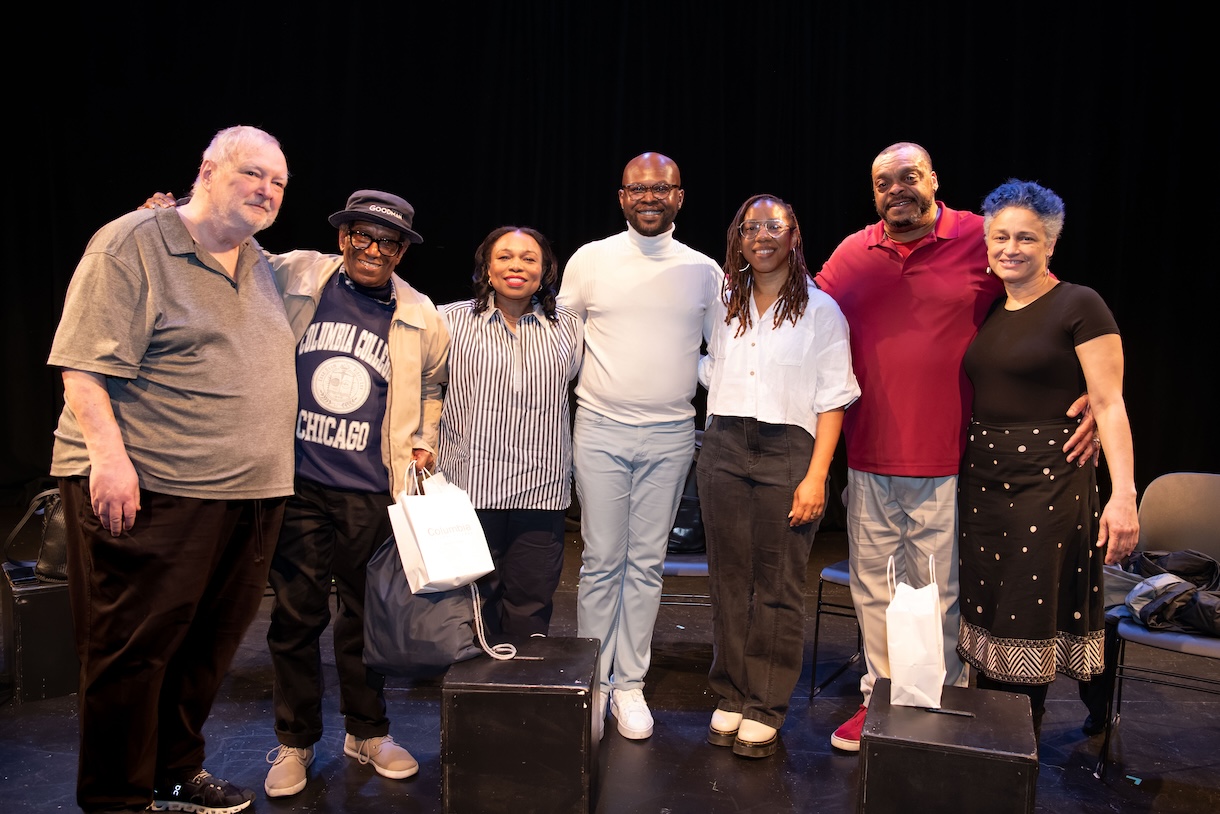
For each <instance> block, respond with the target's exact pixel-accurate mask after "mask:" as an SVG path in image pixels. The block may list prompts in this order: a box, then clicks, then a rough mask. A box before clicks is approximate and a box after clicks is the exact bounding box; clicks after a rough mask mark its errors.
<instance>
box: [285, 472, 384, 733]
mask: <svg viewBox="0 0 1220 814" xmlns="http://www.w3.org/2000/svg"><path fill="white" fill-rule="evenodd" d="M393 502H394V501H393V498H392V497H391V496H390V494H389V493H388V492H386V493H384V494H380V493H368V492H349V491H345V490H342V489H331V488H328V487H325V486H322V485H321V484H318V483H314V482H313V481H309V480H305V479H303V478H297V482H296V493H295V494H294V495H293V496H292V497H290V498H289V499H288V506H287V509H286V510H285V513H284V525H283V530H282V531H281V532H280V538H279V543H278V544H277V545H276V548H275V556H274V557H273V558H272V560H271V573H270V576H269V582H270V583H271V590H272V592H273V593H274V594H275V599H274V601H273V603H272V605H271V625H270V627H268V629H267V649H268V650H269V651H270V652H271V664H272V666H273V667H274V669H275V685H274V688H273V691H272V697H273V701H274V705H275V736H276V738H277V739H278V740H279V742H280V743H282V744H284V745H285V746H294V747H297V748H305V747H307V746H313V745H314V744H315V743H317V742H318V741H319V740H321V738H322V697H323V695H324V693H325V685H324V684H323V678H322V647H321V644H320V639H321V637H322V633H323V632H324V631H325V630H326V626H327V625H328V624H330V622H331V609H330V596H331V585H332V582H333V585H334V589H335V595H336V597H337V607H336V611H335V617H334V649H335V666H336V668H337V669H338V675H339V712H340V714H342V715H343V721H344V727H345V728H346V730H347V732H348V733H350V734H351V735H353V736H354V737H357V738H376V737H381V736H382V735H386V734H388V733H389V731H390V721H389V719H388V718H387V717H386V705H385V695H384V692H383V690H384V687H385V677H384V676H382V675H381V674H380V673H377V672H374V671H373V670H369V669H367V668H366V667H365V666H364V586H365V583H366V582H367V577H366V569H367V567H368V562H369V558H370V557H372V556H373V552H375V551H376V550H377V548H378V547H379V546H380V545H381V544H382V543H383V542H385V540H386V538H388V537H389V536H390V535H391V534H392V533H393V531H392V528H391V526H390V516H389V514H388V512H387V511H386V507H387V506H389V505H390V504H391V503H393Z"/></svg>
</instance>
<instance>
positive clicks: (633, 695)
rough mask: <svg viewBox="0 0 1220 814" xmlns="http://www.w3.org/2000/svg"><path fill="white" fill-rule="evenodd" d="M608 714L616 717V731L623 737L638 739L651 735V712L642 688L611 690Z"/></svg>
mask: <svg viewBox="0 0 1220 814" xmlns="http://www.w3.org/2000/svg"><path fill="white" fill-rule="evenodd" d="M610 714H611V715H613V716H614V717H615V718H617V719H618V733H619V734H620V735H622V736H623V737H624V738H630V739H631V740H637V741H638V740H643V739H644V738H650V737H652V713H651V712H649V711H648V704H647V702H645V701H644V691H643V690H640V689H635V690H612V691H611V693H610Z"/></svg>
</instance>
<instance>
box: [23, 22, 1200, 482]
mask: <svg viewBox="0 0 1220 814" xmlns="http://www.w3.org/2000/svg"><path fill="white" fill-rule="evenodd" d="M935 5H936V4H912V3H906V4H902V5H894V6H889V5H887V4H884V3H882V4H878V3H864V2H838V3H830V2H821V3H818V2H814V0H802V2H794V3H787V2H771V3H764V4H757V5H743V6H726V5H724V4H721V3H715V2H666V1H665V0H653V2H638V0H627V1H626V2H619V3H584V2H515V3H513V2H487V3H462V2H445V3H436V4H430V5H427V6H423V5H422V4H419V3H410V2H407V3H397V4H390V3H363V2H346V3H334V4H332V3H308V2H305V3H293V4H276V3H262V4H254V3H249V4H236V5H230V4H226V3H212V4H192V5H189V6H188V5H186V4H179V5H171V4H168V3H160V4H146V5H143V6H140V7H137V6H135V5H134V4H108V5H105V6H104V5H102V4H95V5H93V6H91V7H89V8H87V9H85V10H83V11H80V10H77V11H73V10H69V8H68V7H66V6H62V5H60V4H54V5H52V4H45V5H43V6H40V7H37V8H31V9H28V11H27V13H28V14H30V15H32V22H24V21H23V23H20V24H19V23H17V22H16V21H15V19H12V20H10V22H9V24H8V25H6V26H5V32H4V34H3V35H2V36H3V37H4V39H5V40H6V41H7V42H6V46H7V47H6V48H5V49H4V52H3V56H2V57H0V59H3V65H4V66H5V71H4V76H5V79H6V84H7V86H8V88H7V89H8V91H9V92H8V94H7V95H8V104H7V106H6V108H7V113H6V116H5V120H6V126H5V130H6V131H7V134H8V136H9V139H8V141H7V143H8V155H9V159H10V161H9V163H10V165H11V166H10V173H9V174H8V177H7V179H6V180H7V181H8V182H9V183H8V184H7V185H6V190H5V193H4V196H3V206H4V214H5V217H4V219H3V221H4V230H5V235H6V241H5V244H6V246H7V249H8V254H9V258H10V259H9V268H8V272H9V273H8V275H7V281H6V283H7V284H6V286H5V289H6V294H5V296H4V298H3V306H2V308H3V319H0V330H2V331H3V334H2V336H3V338H4V343H5V345H4V346H5V349H6V352H5V353H4V354H3V355H0V365H2V366H3V368H2V371H0V372H2V375H3V381H4V382H5V389H6V391H7V392H6V396H7V397H6V398H4V399H3V400H2V403H3V407H0V410H2V411H3V412H2V413H0V426H2V428H3V429H2V433H0V488H2V489H4V490H6V493H7V494H12V495H16V494H17V493H21V492H28V490H29V488H30V486H31V484H32V483H34V482H35V481H37V480H39V479H41V478H43V477H45V475H46V472H47V469H48V466H49V462H50V448H51V437H52V436H51V433H52V430H53V429H54V426H55V420H56V417H57V415H58V411H59V409H60V406H61V404H62V401H61V398H62V395H61V388H60V385H59V380H58V375H57V374H56V373H55V372H54V371H51V370H49V369H47V367H46V365H45V360H46V355H47V351H48V349H49V347H50V341H51V336H52V334H53V332H54V329H55V326H56V324H57V322H58V318H59V312H60V309H61V307H62V301H63V294H64V291H65V288H66V286H67V283H68V280H69V279H70V277H71V274H72V271H73V269H74V267H75V264H76V261H77V260H78V258H79V256H80V254H81V251H82V250H83V248H84V246H85V244H86V242H87V241H88V239H89V237H90V235H91V234H92V233H93V231H94V230H96V229H97V228H98V227H99V226H100V225H102V224H103V223H104V222H106V221H107V220H109V219H111V218H113V217H115V216H117V215H119V214H121V213H122V212H124V211H127V210H129V209H131V208H134V207H135V206H137V205H139V204H140V203H141V202H142V201H143V200H144V199H145V198H146V197H147V196H148V195H149V194H150V193H152V192H153V191H155V190H166V189H168V190H171V191H173V192H175V193H178V194H183V193H185V192H186V191H187V189H188V188H189V186H190V183H191V181H192V179H193V178H194V173H195V170H196V168H197V166H198V162H199V157H200V153H201V151H202V150H203V148H204V146H205V145H206V144H207V142H208V140H209V139H210V137H211V136H212V134H213V133H214V132H215V131H216V130H218V129H220V128H222V127H225V126H228V125H231V124H237V123H244V124H254V125H258V126H260V127H263V128H264V129H266V130H268V131H270V132H271V133H273V134H275V135H276V136H277V137H278V138H279V139H280V140H281V141H282V143H283V146H284V151H285V153H286V155H287V157H288V163H289V170H290V173H291V176H292V178H291V181H290V183H289V186H288V191H287V195H286V198H285V204H284V207H283V209H282V211H281V214H280V218H279V221H278V222H277V223H276V224H275V225H274V226H273V227H271V228H270V229H269V230H267V231H265V232H263V233H262V234H261V235H260V236H259V237H260V240H261V241H262V242H263V243H264V245H266V246H267V247H268V248H270V249H272V250H275V251H279V250H287V249H290V248H297V247H311V248H320V249H324V250H333V249H334V247H335V245H336V243H335V232H334V230H333V229H332V228H331V227H330V226H329V225H328V224H327V222H326V217H327V215H329V214H330V213H331V212H333V211H335V210H337V209H339V208H342V205H343V203H344V201H345V199H346V197H347V195H348V193H349V192H351V191H352V190H353V189H357V188H361V187H380V188H385V189H388V190H391V191H394V192H397V193H398V194H401V195H403V196H404V197H406V198H407V199H408V200H409V201H411V202H412V203H413V204H414V205H415V207H416V210H417V217H416V222H415V225H416V228H417V229H418V230H419V231H420V232H421V233H422V234H423V236H424V238H425V240H426V242H425V243H424V244H422V245H420V246H415V247H412V249H411V251H410V252H409V253H408V254H407V256H406V258H405V259H404V261H403V263H402V265H401V266H400V272H401V273H404V274H405V276H406V277H407V278H408V279H409V280H410V281H411V282H412V283H413V284H414V285H415V286H416V287H418V288H420V289H421V290H423V291H424V292H426V293H428V294H429V295H431V296H432V297H433V299H435V300H436V301H437V302H444V301H448V300H451V299H457V298H459V297H463V296H465V295H466V294H467V291H468V288H467V284H468V279H469V274H470V270H471V265H472V262H471V256H472V253H473V251H474V249H475V247H476V246H477V244H478V242H479V241H480V239H481V238H482V236H483V235H485V234H486V233H487V232H488V231H489V230H491V229H492V228H494V227H496V226H498V225H501V224H505V223H515V224H528V225H531V226H535V227H537V228H539V229H541V230H542V231H543V232H544V233H545V234H547V235H548V236H549V237H550V238H551V240H552V242H553V243H554V246H555V249H556V251H557V252H558V254H559V255H560V259H561V261H562V260H566V259H567V257H568V256H569V255H570V254H571V252H572V251H573V250H574V249H575V248H576V247H577V246H579V245H580V244H582V243H584V242H586V241H588V240H591V239H595V238H600V237H603V236H605V235H608V234H611V233H613V232H616V231H619V230H620V229H621V228H622V217H621V213H620V212H619V211H618V208H617V203H616V199H615V195H616V191H617V188H618V185H619V180H620V173H621V170H622V166H623V164H624V163H625V162H626V161H627V160H628V159H630V158H631V157H632V156H634V155H636V154H638V153H640V152H643V151H645V150H657V151H660V152H664V153H666V154H668V155H670V156H671V157H673V158H674V159H675V160H676V161H677V162H678V164H679V166H680V167H681V170H682V179H683V185H684V187H685V189H686V204H685V206H684V208H683V210H682V214H681V217H680V218H679V219H678V237H679V239H681V240H683V241H685V242H687V243H689V244H690V245H692V246H694V247H696V248H698V249H701V250H702V251H704V252H706V253H707V254H709V255H711V256H712V257H714V258H716V259H717V260H719V259H721V258H722V257H723V253H724V230H725V226H726V225H727V223H728V221H729V219H730V218H731V216H732V214H733V212H734V211H735V209H736V207H737V206H738V204H739V203H740V202H741V201H742V200H744V199H745V198H746V197H747V196H749V195H751V194H753V193H757V192H772V193H775V194H778V195H781V196H783V197H785V198H787V199H788V200H790V201H792V202H793V204H794V205H795V207H796V211H797V214H798V216H799V218H800V221H801V225H802V229H803V233H804V237H805V246H806V255H807V257H808V259H809V262H810V265H811V266H812V267H814V268H815V269H816V268H817V267H818V266H820V265H821V262H822V260H823V259H824V258H825V257H826V255H827V254H829V252H830V251H831V250H832V249H833V248H834V246H835V245H836V244H837V242H838V241H839V240H840V239H841V238H842V237H843V236H845V235H846V234H847V233H849V232H851V231H854V230H856V229H858V228H860V227H861V226H863V225H865V224H866V223H869V222H871V221H872V220H874V219H875V213H874V212H873V209H872V198H871V194H870V191H869V186H868V183H869V179H868V171H869V164H870V162H871V160H872V158H873V156H874V155H875V154H876V153H877V152H878V151H879V150H880V149H881V148H882V147H884V146H886V145H888V144H890V143H891V142H894V141H899V140H913V141H917V142H920V143H921V144H923V145H924V146H925V147H927V148H928V149H929V150H930V151H931V153H932V155H933V158H934V164H935V168H936V170H937V173H938V175H939V178H940V194H939V197H940V198H941V199H942V200H944V201H945V202H946V203H948V204H949V205H950V206H953V207H955V208H962V209H974V210H977V209H978V207H979V204H980V202H981V200H982V198H983V196H984V195H985V194H986V192H987V191H988V190H990V189H991V188H992V187H994V186H995V185H996V184H998V183H1000V182H1002V181H1003V180H1005V179H1006V178H1008V177H1010V176H1017V177H1022V178H1031V179H1036V180H1039V181H1041V182H1043V183H1045V184H1047V185H1049V186H1051V187H1053V188H1054V189H1056V190H1057V191H1058V192H1059V193H1060V194H1062V195H1063V197H1064V199H1065V200H1066V202H1067V212H1068V214H1067V225H1066V228H1065V231H1064V234H1063V237H1062V239H1061V241H1060V245H1059V247H1058V248H1057V250H1056V253H1055V264H1054V270H1055V271H1056V273H1057V274H1059V275H1060V276H1061V277H1062V278H1064V279H1066V280H1071V281H1075V282H1080V283H1083V284H1086V285H1090V286H1092V287H1094V288H1096V289H1097V290H1098V291H1099V292H1100V293H1101V294H1102V295H1103V296H1104V297H1105V298H1106V300H1107V301H1108V302H1109V304H1110V306H1111V307H1112V308H1113V310H1114V312H1115V315H1116V317H1117V319H1118V322H1119V325H1120V327H1121V328H1122V330H1123V335H1124V344H1125V347H1126V352H1127V375H1126V395H1127V405H1128V410H1129V412H1130V415H1131V420H1132V425H1133V428H1134V435H1135V444H1136V469H1137V485H1138V487H1139V488H1140V489H1141V491H1142V489H1143V487H1144V486H1146V485H1147V483H1148V481H1149V480H1151V479H1152V478H1153V477H1155V476H1156V475H1158V474H1161V473H1163V472H1166V471H1170V470H1208V471H1220V453H1218V448H1220V446H1218V444H1217V440H1216V433H1215V432H1214V430H1213V429H1212V423H1213V421H1212V420H1211V419H1208V418H1207V416H1209V415H1211V416H1214V415H1215V413H1216V407H1215V402H1214V400H1213V398H1212V394H1213V393H1214V392H1215V386H1214V384H1213V383H1212V380H1213V378H1214V375H1215V369H1216V363H1215V361H1214V359H1213V356H1214V351H1215V348H1216V344H1217V343H1216V339H1215V331H1214V328H1213V323H1214V318H1213V316H1212V315H1213V311H1214V303H1215V302H1216V294H1217V284H1216V271H1215V265H1216V264H1215V262H1214V261H1210V260H1208V259H1206V257H1205V259H1204V260H1203V262H1200V261H1199V260H1197V259H1196V260H1194V261H1192V260H1189V256H1196V257H1197V256H1198V255H1199V254H1200V251H1203V252H1208V251H1209V250H1212V249H1213V244H1214V239H1213V238H1214V235H1215V230H1214V228H1213V227H1212V223H1213V222H1214V219H1213V218H1211V217H1209V215H1210V210H1211V208H1212V206H1213V204H1212V201H1211V197H1212V194H1213V193H1214V184H1210V183H1204V184H1202V185H1199V186H1198V187H1197V188H1193V189H1188V188H1187V186H1186V183H1187V178H1186V172H1187V170H1188V169H1189V170H1190V171H1191V178H1192V180H1193V179H1195V178H1199V177H1201V178H1202V179H1204V180H1205V181H1208V180H1211V175H1210V170H1211V169H1212V166H1211V165H1212V164H1213V163H1214V150H1213V151H1210V152H1205V153H1203V154H1201V155H1200V154H1196V153H1193V152H1191V150H1190V149H1189V148H1188V147H1187V140H1188V139H1189V138H1190V136H1191V135H1192V134H1196V133H1198V134H1199V135H1202V133H1201V132H1200V131H1201V130H1202V127H1203V124H1204V122H1205V121H1209V120H1210V114H1209V113H1208V111H1207V107H1208V106H1210V97H1209V96H1207V95H1206V93H1205V92H1202V91H1200V90H1199V89H1198V82H1199V81H1200V80H1199V79H1197V78H1195V77H1197V76H1199V75H1200V74H1199V73H1197V72H1196V70H1195V67H1196V66H1198V65H1201V64H1202V59H1201V58H1200V57H1194V56H1192V53H1194V52H1193V51H1192V48H1191V43H1192V40H1193V39H1194V37H1193V36H1192V34H1191V32H1192V31H1193V30H1197V29H1199V28H1200V27H1201V26H1202V25H1203V21H1202V20H1201V19H1191V18H1190V17H1188V16H1186V14H1187V12H1183V11H1179V10H1177V7H1178V5H1179V4H1177V3H1158V4H1147V3H1122V2H1111V3H1104V4H1103V3H1096V4H1095V3H1059V4H1053V5H1052V4H1022V5H1019V6H1012V5H1011V4H1000V6H999V8H998V9H997V10H996V11H989V10H987V9H986V8H985V7H983V6H982V5H981V4H969V5H967V4H940V5H941V6H944V7H953V8H954V9H955V12H954V13H953V14H952V15H950V16H945V17H942V18H941V19H935V18H934V16H933V11H934V8H935ZM958 6H960V8H961V9H965V10H964V11H961V10H956V9H957V7H958ZM976 6H977V7H976ZM1208 128H1209V130H1207V131H1204V132H1210V133H1212V134H1213V135H1214V132H1215V128H1214V126H1213V125H1210V124H1209V125H1208ZM1213 141H1214V138H1213ZM1196 201H1197V202H1198V203H1197V204H1196V203H1195V202H1196ZM1191 204H1194V205H1193V206H1192V205H1191ZM1196 213H1198V214H1196ZM1200 215H1201V216H1202V217H1200ZM103 307H104V306H103ZM1103 483H1104V479H1103ZM18 499H20V498H18V497H14V500H18Z"/></svg>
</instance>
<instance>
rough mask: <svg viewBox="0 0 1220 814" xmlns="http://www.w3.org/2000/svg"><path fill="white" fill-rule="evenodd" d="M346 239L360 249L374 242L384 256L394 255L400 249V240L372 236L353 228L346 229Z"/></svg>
mask: <svg viewBox="0 0 1220 814" xmlns="http://www.w3.org/2000/svg"><path fill="white" fill-rule="evenodd" d="M347 240H348V242H349V243H351V244H352V248H353V249H359V250H360V251H364V250H365V249H367V248H368V247H369V246H372V245H373V244H374V243H376V244H377V251H379V252H381V253H382V254H383V255H385V256H386V257H394V256H395V255H397V254H398V253H399V252H400V251H402V241H401V240H390V239H389V238H385V237H381V238H377V237H373V236H372V235H366V234H365V233H364V232H358V231H356V230H355V229H349V230H348V232H347Z"/></svg>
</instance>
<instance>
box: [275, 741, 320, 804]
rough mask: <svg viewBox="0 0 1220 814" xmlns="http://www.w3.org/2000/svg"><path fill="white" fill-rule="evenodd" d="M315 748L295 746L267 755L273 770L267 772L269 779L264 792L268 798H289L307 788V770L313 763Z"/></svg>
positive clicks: (280, 748)
mask: <svg viewBox="0 0 1220 814" xmlns="http://www.w3.org/2000/svg"><path fill="white" fill-rule="evenodd" d="M313 758H314V754H313V747H312V746H306V747H305V748H304V749H298V748H297V747H295V746H284V745H282V744H281V745H280V746H279V747H277V748H275V749H272V750H271V751H270V752H268V753H267V762H268V763H270V764H271V768H270V769H269V770H268V771H267V779H266V780H265V781H264V782H263V791H265V792H267V796H268V797H288V796H290V795H293V794H296V793H297V792H299V791H300V790H301V789H303V788H305V784H306V783H307V782H309V773H308V772H307V771H306V769H308V768H309V766H310V764H312V763H313Z"/></svg>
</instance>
